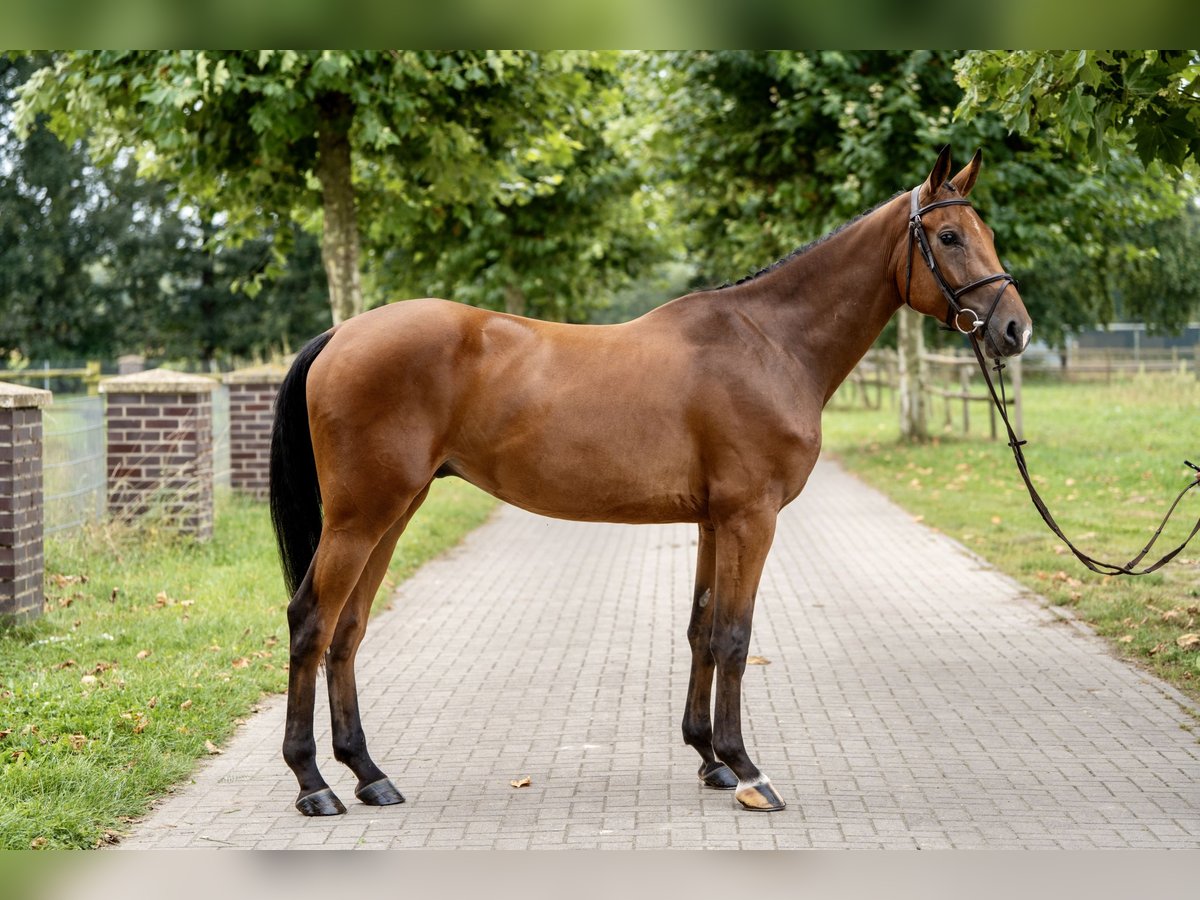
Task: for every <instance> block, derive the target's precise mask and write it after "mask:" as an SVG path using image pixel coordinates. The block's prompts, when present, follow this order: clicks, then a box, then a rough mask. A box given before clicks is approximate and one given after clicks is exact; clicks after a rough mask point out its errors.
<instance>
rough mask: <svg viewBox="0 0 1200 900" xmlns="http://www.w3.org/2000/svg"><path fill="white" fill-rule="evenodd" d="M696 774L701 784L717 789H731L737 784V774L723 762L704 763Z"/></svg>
mask: <svg viewBox="0 0 1200 900" xmlns="http://www.w3.org/2000/svg"><path fill="white" fill-rule="evenodd" d="M698 774H699V776H700V783H701V784H703V785H704V786H705V787H710V788H715V789H716V790H718V791H732V790H733V789H734V788H735V787H737V784H738V780H737V776H736V775H734V774H733V770H732V769H730V768H729V766H727V765H725V763H720V762H711V763H704V765H702V766H701V767H700V771H699V773H698Z"/></svg>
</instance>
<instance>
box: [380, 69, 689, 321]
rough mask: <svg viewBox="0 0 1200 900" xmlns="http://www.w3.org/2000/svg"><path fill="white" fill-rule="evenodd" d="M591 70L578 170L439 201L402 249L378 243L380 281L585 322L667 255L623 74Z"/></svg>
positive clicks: (578, 128)
mask: <svg viewBox="0 0 1200 900" xmlns="http://www.w3.org/2000/svg"><path fill="white" fill-rule="evenodd" d="M589 77H590V78H591V79H592V81H593V87H592V91H591V94H590V96H591V103H590V105H589V106H588V108H587V109H585V110H580V111H579V114H578V115H577V117H576V124H575V127H574V128H573V131H572V133H573V139H574V141H575V142H576V145H577V146H576V149H575V152H574V157H573V159H572V162H571V164H570V165H569V166H567V167H565V168H563V169H561V170H560V171H559V172H558V173H557V174H556V175H555V176H554V177H552V178H541V179H537V178H535V177H534V175H535V173H533V172H526V171H525V166H524V165H521V166H520V169H521V176H522V182H523V183H524V184H525V185H526V186H527V187H526V189H525V190H523V191H518V190H512V191H510V192H509V194H508V196H506V197H501V198H493V197H483V198H480V199H479V200H476V201H475V202H468V203H456V204H442V205H440V206H438V207H436V208H435V209H432V210H430V212H429V214H428V215H426V216H425V217H424V218H423V219H421V220H419V221H413V222H410V223H407V230H406V233H404V234H398V235H395V236H394V238H393V242H394V245H395V249H392V250H390V251H388V250H383V249H381V250H380V259H379V261H378V264H377V265H376V267H375V270H376V272H375V277H376V279H377V280H378V283H379V284H380V285H387V286H392V287H397V286H400V287H402V289H405V290H406V293H409V294H412V293H433V294H436V295H438V296H446V297H452V298H454V299H456V300H462V301H465V302H468V303H472V304H474V305H477V306H484V307H490V308H493V309H503V310H505V311H507V312H510V313H516V314H521V315H533V316H535V317H538V318H545V319H554V320H559V321H575V322H580V321H587V320H590V319H591V318H592V317H593V316H594V314H595V313H596V312H597V310H599V309H601V308H603V307H604V305H605V304H606V303H608V302H609V297H610V296H611V295H612V294H613V293H614V292H615V291H616V290H617V289H618V288H620V287H621V286H622V285H624V284H625V283H626V282H627V281H628V280H629V279H630V278H632V277H636V276H641V275H644V274H645V273H646V272H647V270H648V269H650V268H651V267H652V266H653V265H655V264H657V263H661V262H663V261H665V260H666V258H667V256H668V253H669V249H670V246H669V241H668V239H667V238H666V237H665V236H664V233H663V232H664V229H663V228H662V227H661V226H660V225H659V224H658V223H656V222H654V221H653V219H654V217H655V216H656V215H661V212H662V211H661V210H660V209H658V207H657V202H658V198H657V195H656V194H655V192H653V191H652V190H651V189H650V188H649V187H648V185H647V178H648V176H647V173H646V172H645V161H644V159H645V154H644V151H643V149H642V147H641V140H640V134H639V132H640V128H641V122H640V121H639V119H638V117H637V113H638V110H635V109H631V108H630V106H629V104H628V103H627V95H626V94H625V93H624V92H623V91H622V90H621V89H620V81H619V79H618V74H617V73H616V72H611V71H593V72H592V73H590V75H589ZM640 111H641V113H642V115H645V113H646V111H645V108H644V107H643V108H642V109H641V110H640ZM535 161H536V160H535ZM372 243H373V244H375V245H376V246H382V245H383V243H384V242H381V241H379V240H378V239H377V238H372Z"/></svg>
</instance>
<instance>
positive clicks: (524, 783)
mask: <svg viewBox="0 0 1200 900" xmlns="http://www.w3.org/2000/svg"><path fill="white" fill-rule="evenodd" d="M532 783H533V782H531V781H530V780H529V776H528V775H526V776H525V777H524V778H519V779H517V780H515V781H510V782H509V784H511V785H512V786H513V787H515V788H523V787H529V785H530V784H532Z"/></svg>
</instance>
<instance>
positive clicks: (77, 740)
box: [67, 734, 87, 751]
mask: <svg viewBox="0 0 1200 900" xmlns="http://www.w3.org/2000/svg"><path fill="white" fill-rule="evenodd" d="M67 742H68V743H69V744H70V745H71V749H72V750H75V751H79V750H82V749H83V748H84V747H86V746H87V735H85V734H73V735H71V736H70V737H68V738H67Z"/></svg>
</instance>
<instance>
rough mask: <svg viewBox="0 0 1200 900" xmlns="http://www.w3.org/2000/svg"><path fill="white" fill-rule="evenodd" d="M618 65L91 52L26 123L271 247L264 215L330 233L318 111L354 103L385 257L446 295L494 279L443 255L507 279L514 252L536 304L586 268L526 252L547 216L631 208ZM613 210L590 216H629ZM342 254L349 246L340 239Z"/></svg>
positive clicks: (370, 231)
mask: <svg viewBox="0 0 1200 900" xmlns="http://www.w3.org/2000/svg"><path fill="white" fill-rule="evenodd" d="M615 63H616V57H615V55H613V54H602V53H595V52H583V51H580V52H554V53H534V52H515V51H458V52H433V51H355V52H347V51H303V52H295V51H283V52H274V51H242V52H220V53H217V52H206V51H143V52H118V51H104V52H77V53H67V54H62V55H60V56H59V57H57V59H56V61H55V64H54V65H53V66H52V67H46V68H43V69H42V70H40V71H39V72H38V73H36V74H35V75H34V76H33V78H32V79H31V80H30V82H29V84H28V85H27V87H26V88H25V90H24V91H23V95H22V96H23V101H24V102H23V105H21V106H20V107H19V110H18V118H19V121H20V122H21V123H23V124H24V125H26V126H28V125H30V124H32V122H33V120H34V116H36V115H37V114H39V113H44V114H47V115H49V117H50V125H51V127H52V128H53V129H54V130H55V131H56V132H57V133H59V134H61V135H64V136H66V137H67V138H68V139H82V138H84V137H86V138H87V139H88V141H89V144H90V146H91V147H92V148H93V150H94V152H96V153H97V155H98V157H99V158H100V159H102V160H105V161H112V160H115V159H117V158H118V157H119V155H120V154H121V153H122V152H123V151H124V150H125V148H127V147H130V146H135V147H137V148H138V162H139V165H140V169H141V171H142V172H143V173H144V174H154V175H159V176H163V177H167V176H169V177H170V178H171V179H172V180H173V181H174V182H175V183H176V185H177V186H178V189H179V191H180V193H181V195H183V196H185V197H187V198H188V199H189V201H190V202H192V203H195V204H197V205H199V206H200V207H201V208H202V209H204V210H206V211H209V212H213V211H221V212H223V213H224V215H225V219H224V221H223V223H222V226H221V230H220V235H219V238H220V239H221V240H222V241H233V242H236V241H238V240H244V239H246V238H248V237H250V236H253V235H256V234H258V233H259V232H260V231H261V229H262V220H263V215H264V213H266V214H268V215H270V216H274V217H277V218H278V219H279V220H281V221H285V220H287V219H289V218H290V219H293V220H295V221H297V222H300V223H302V224H304V225H305V226H306V227H309V228H310V229H313V230H315V229H316V227H317V226H318V224H319V222H320V218H319V216H320V210H321V208H322V191H323V190H328V186H327V185H321V184H318V183H317V180H316V176H315V174H314V173H315V166H316V162H317V138H316V136H317V133H318V130H319V129H320V128H322V127H327V126H328V125H329V123H328V122H327V121H325V120H323V119H322V113H321V110H322V108H323V107H322V104H323V103H325V102H326V101H327V100H328V98H330V97H338V98H342V99H343V100H344V101H346V104H347V105H348V108H349V109H351V110H352V117H351V118H349V119H347V120H346V122H340V121H339V123H338V127H340V128H344V129H345V135H344V136H345V137H346V138H347V139H348V140H349V143H350V147H351V153H352V160H353V163H352V173H347V177H348V178H349V177H351V176H352V180H353V190H354V195H355V202H356V204H357V207H358V209H357V215H358V218H359V220H360V221H361V222H362V223H363V227H362V229H361V230H362V232H363V234H364V236H365V237H367V238H368V241H369V242H371V243H373V244H374V246H373V247H371V248H370V249H371V250H372V252H373V253H374V254H375V255H376V256H384V255H386V254H388V253H391V252H397V253H399V254H400V257H401V259H407V260H408V261H410V262H411V263H413V264H415V265H416V266H418V267H425V266H430V267H432V268H433V269H434V270H435V272H437V273H438V277H439V278H442V279H443V280H445V279H446V278H447V277H448V276H447V274H446V273H448V272H453V273H455V274H456V276H457V277H461V278H463V280H464V281H466V280H467V278H468V277H469V275H470V274H471V273H473V272H475V271H478V270H479V269H480V266H479V265H478V264H477V263H476V264H475V265H474V266H472V265H471V264H470V263H471V262H472V260H467V261H464V260H457V259H455V258H453V257H454V254H453V250H455V249H461V248H456V247H454V245H453V244H451V245H450V247H449V248H447V249H445V250H443V249H442V248H441V247H438V246H436V239H445V238H446V237H448V236H454V235H453V230H454V229H456V228H462V229H466V230H467V231H471V229H475V228H478V229H480V230H479V231H476V232H474V233H473V235H468V237H471V236H473V237H474V238H476V239H478V240H481V241H482V242H483V244H485V245H490V246H480V247H474V246H472V247H470V248H468V250H469V255H470V256H471V257H472V258H473V260H477V259H484V260H485V261H488V262H494V260H493V259H490V256H494V255H495V254H496V253H497V252H498V251H497V245H498V244H499V242H500V241H503V240H504V239H505V237H510V238H512V240H511V241H508V242H507V243H505V247H506V248H512V253H513V257H514V258H513V264H514V265H515V264H517V263H520V262H530V263H531V264H533V265H535V266H536V267H537V268H538V272H537V274H535V275H533V276H529V277H530V278H531V279H532V283H533V286H537V285H536V282H538V281H539V280H541V281H544V280H545V279H546V277H547V276H546V275H545V272H546V271H547V270H548V268H550V267H556V268H557V269H560V270H564V271H565V270H568V269H571V268H577V267H578V263H579V261H580V257H581V251H580V248H579V246H578V244H577V242H576V241H570V242H568V243H567V245H566V246H560V245H559V244H557V243H555V242H538V243H536V246H523V245H522V239H528V240H529V241H533V242H537V241H538V234H539V233H540V232H539V231H538V229H537V223H536V222H531V221H530V220H536V219H537V218H538V214H537V212H536V210H537V209H539V208H540V205H539V206H535V205H534V203H535V201H540V200H542V199H543V198H548V197H551V196H552V195H558V196H557V200H556V202H557V204H558V205H559V207H560V208H562V207H565V205H566V204H568V203H569V202H570V201H571V200H572V199H574V200H575V201H576V202H577V203H578V200H579V198H580V191H583V190H588V191H592V192H603V191H605V190H616V191H618V192H621V191H624V192H625V193H626V194H628V185H627V182H626V181H625V180H623V179H622V178H621V177H617V178H616V179H615V183H614V184H612V185H609V184H606V179H608V178H610V177H611V173H610V172H598V171H595V170H594V167H597V166H599V167H600V168H603V167H604V166H605V165H607V164H606V163H604V159H605V153H606V152H609V151H606V149H605V148H604V146H603V141H602V140H601V139H600V138H599V137H598V135H599V133H600V132H601V131H602V130H603V126H604V115H605V113H606V110H607V109H609V108H611V107H612V106H613V104H614V102H616V88H615V86H614V84H613V83H612V79H611V77H610V76H609V75H608V73H610V72H611V70H612V69H613V67H614V66H615ZM584 157H586V158H584ZM579 159H582V171H581V172H577V173H573V174H572V173H571V170H572V168H573V166H575V164H576V162H577V160H579ZM610 168H611V167H610ZM619 168H620V166H619V165H618V166H617V171H618V174H619ZM568 176H569V177H568ZM572 190H574V191H575V193H574V195H572ZM601 199H602V202H601V203H599V204H596V205H593V209H594V210H608V211H610V212H614V213H615V212H617V211H620V210H622V209H623V208H622V207H621V206H620V204H612V203H607V205H606V201H604V199H603V198H601ZM589 205H591V204H589ZM527 206H528V207H532V208H531V209H530V210H528V211H522V212H521V214H520V215H518V214H517V211H518V210H522V208H523V207H527ZM325 208H326V213H328V210H329V207H328V206H326V207H325ZM510 219H516V220H519V221H515V222H510V221H509V220H510ZM589 224H593V225H594V224H595V223H594V222H591V223H589V222H581V223H580V225H581V226H584V225H589ZM329 225H330V223H329V222H328V221H326V238H327V241H329V240H330V234H331V232H330V230H329ZM619 230H620V229H616V228H613V229H610V230H609V234H610V235H615V234H616V233H618V231H619ZM506 231H507V235H506ZM448 232H449V234H448ZM526 232H528V233H526ZM287 234H288V233H287V232H286V231H285V230H280V231H279V232H278V237H279V238H281V239H286V237H287ZM422 236H423V238H424V239H423V240H422ZM332 240H333V241H334V243H335V244H336V245H337V246H340V247H344V246H345V240H346V237H345V235H344V234H341V233H337V232H335V233H334V237H333V238H332ZM410 241H415V242H416V243H415V246H409V242H410ZM592 242H593V243H594V244H595V245H596V246H597V247H598V249H597V250H593V251H591V252H592V255H593V256H594V257H596V258H609V257H611V258H612V259H613V262H612V263H611V264H610V265H608V266H602V267H600V268H601V271H602V272H607V271H608V270H609V269H619V268H620V267H622V266H624V265H627V264H628V261H629V259H630V258H631V257H630V254H629V253H627V252H626V251H625V250H624V249H623V248H621V247H615V248H613V249H612V251H611V253H610V244H612V243H613V242H612V241H610V242H609V243H605V236H604V235H603V234H601V235H597V236H594V237H593V238H592ZM282 249H284V250H286V249H287V245H286V243H285V244H283V247H282ZM330 252H332V251H331V250H330V248H329V247H328V246H327V247H326V254H327V256H326V260H327V267H328V254H329V253H330ZM443 252H446V253H449V255H450V257H451V258H450V259H448V260H447V261H445V262H442V261H441V260H440V259H438V258H437V257H440V256H441V255H442V253H443ZM550 262H552V263H553V266H550ZM397 268H405V267H404V266H402V265H401V264H394V265H391V266H390V267H386V268H384V269H383V270H382V271H381V273H379V274H377V275H376V283H377V290H378V292H379V293H381V294H390V293H391V288H392V287H393V286H394V284H393V283H394V282H397V281H400V280H403V281H404V282H405V283H406V284H412V283H413V282H414V281H417V280H418V277H417V273H416V272H413V271H408V270H405V271H402V272H396V269H397ZM591 268H592V269H593V270H595V269H596V268H597V267H595V266H592V267H591ZM425 271H426V272H427V271H428V270H427V269H426V270H425ZM492 280H494V281H495V280H499V281H504V280H505V278H504V277H503V276H502V277H500V278H499V279H492ZM560 282H561V278H560ZM548 292H549V291H547V293H548ZM358 302H359V303H360V304H361V298H359V299H358ZM352 311H356V310H352Z"/></svg>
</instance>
